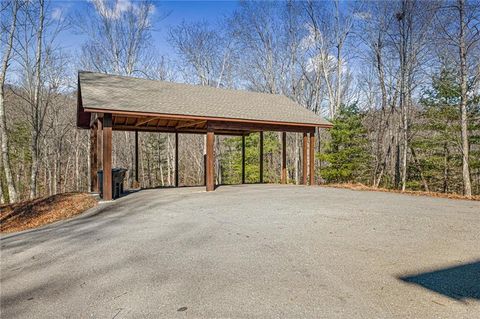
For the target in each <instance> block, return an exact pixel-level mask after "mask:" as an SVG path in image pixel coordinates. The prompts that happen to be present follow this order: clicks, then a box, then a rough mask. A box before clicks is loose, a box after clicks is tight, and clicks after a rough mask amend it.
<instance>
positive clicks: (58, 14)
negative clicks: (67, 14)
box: [52, 7, 63, 20]
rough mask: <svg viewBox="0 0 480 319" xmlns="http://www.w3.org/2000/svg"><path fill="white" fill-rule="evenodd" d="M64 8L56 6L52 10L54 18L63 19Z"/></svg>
mask: <svg viewBox="0 0 480 319" xmlns="http://www.w3.org/2000/svg"><path fill="white" fill-rule="evenodd" d="M62 17H63V10H62V8H60V7H56V8H55V9H53V10H52V19H53V20H62Z"/></svg>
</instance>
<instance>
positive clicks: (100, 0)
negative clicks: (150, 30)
mask: <svg viewBox="0 0 480 319" xmlns="http://www.w3.org/2000/svg"><path fill="white" fill-rule="evenodd" d="M91 1H92V3H93V5H94V6H95V9H96V10H97V12H98V13H99V14H100V15H102V16H104V17H105V18H108V19H112V20H116V19H118V18H120V16H121V15H122V13H124V12H126V11H128V10H130V9H131V8H132V7H133V4H132V2H131V1H130V0H118V1H116V2H115V5H114V6H110V5H108V4H107V1H106V0H91Z"/></svg>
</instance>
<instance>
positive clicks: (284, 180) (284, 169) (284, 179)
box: [280, 132, 287, 184]
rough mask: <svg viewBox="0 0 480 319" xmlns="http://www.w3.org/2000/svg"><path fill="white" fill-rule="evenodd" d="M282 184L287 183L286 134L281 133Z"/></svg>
mask: <svg viewBox="0 0 480 319" xmlns="http://www.w3.org/2000/svg"><path fill="white" fill-rule="evenodd" d="M280 182H281V183H282V184H286V183H287V133H286V132H282V178H281V181H280Z"/></svg>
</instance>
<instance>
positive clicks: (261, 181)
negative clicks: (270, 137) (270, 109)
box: [259, 131, 263, 183]
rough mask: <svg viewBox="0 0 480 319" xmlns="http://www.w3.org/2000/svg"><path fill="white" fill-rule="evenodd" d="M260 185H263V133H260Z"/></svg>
mask: <svg viewBox="0 0 480 319" xmlns="http://www.w3.org/2000/svg"><path fill="white" fill-rule="evenodd" d="M259 161H260V183H263V131H260V159H259Z"/></svg>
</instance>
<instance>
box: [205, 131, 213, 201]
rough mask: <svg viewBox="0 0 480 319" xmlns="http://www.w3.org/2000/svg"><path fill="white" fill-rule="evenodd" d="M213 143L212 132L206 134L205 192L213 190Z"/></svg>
mask: <svg viewBox="0 0 480 319" xmlns="http://www.w3.org/2000/svg"><path fill="white" fill-rule="evenodd" d="M214 143H215V135H214V133H213V131H208V132H207V154H206V169H205V171H206V184H207V185H206V186H207V187H206V188H207V192H210V191H213V190H215V176H214V175H215V167H214V163H215V159H214V156H215V155H214V153H213V148H214V147H213V146H214V145H213V144H214Z"/></svg>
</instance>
